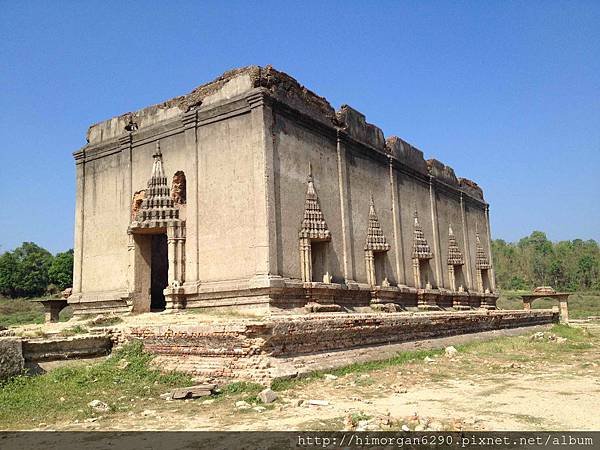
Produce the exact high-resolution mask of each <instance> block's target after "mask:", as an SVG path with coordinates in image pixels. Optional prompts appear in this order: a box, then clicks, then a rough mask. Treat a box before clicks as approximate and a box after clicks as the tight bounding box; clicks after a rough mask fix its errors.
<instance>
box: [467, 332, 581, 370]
mask: <svg viewBox="0 0 600 450" xmlns="http://www.w3.org/2000/svg"><path fill="white" fill-rule="evenodd" d="M552 334H554V335H556V336H558V337H563V338H566V339H567V341H566V342H563V343H559V342H557V341H555V340H550V339H549V338H548V337H549V336H550V335H552ZM544 335H545V336H546V338H544V339H541V340H531V335H525V336H512V337H501V338H495V339H490V340H487V341H473V342H468V343H466V344H460V345H457V346H455V347H456V349H457V350H458V351H459V352H465V353H471V354H475V355H477V356H480V357H484V358H496V359H500V360H505V361H521V362H527V361H532V360H543V359H548V358H551V357H560V356H563V355H564V354H565V353H569V352H573V351H581V350H587V349H589V348H592V345H593V344H592V343H591V342H590V341H591V340H592V337H593V336H592V335H591V334H590V333H589V331H587V330H585V329H583V328H577V327H571V326H569V325H564V324H555V325H554V326H552V328H550V330H548V331H545V332H544Z"/></svg>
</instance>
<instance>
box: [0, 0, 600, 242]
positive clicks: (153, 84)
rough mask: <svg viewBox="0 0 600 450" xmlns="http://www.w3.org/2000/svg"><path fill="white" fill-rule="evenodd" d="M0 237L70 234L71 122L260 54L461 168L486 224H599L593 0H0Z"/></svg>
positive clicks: (597, 47)
mask: <svg viewBox="0 0 600 450" xmlns="http://www.w3.org/2000/svg"><path fill="white" fill-rule="evenodd" d="M0 61H1V66H0V86H2V88H1V89H0V110H1V115H2V119H1V120H0V142H1V146H0V192H1V193H2V202H1V205H0V251H4V250H8V249H12V248H14V247H15V246H17V245H19V244H20V243H21V242H22V241H34V242H36V243H38V244H40V245H42V246H44V247H46V248H48V249H50V250H51V251H53V252H56V251H60V250H64V249H67V248H70V247H72V241H73V238H72V236H73V217H74V186H75V180H74V163H73V159H72V156H71V153H72V152H73V151H75V150H77V149H78V148H80V147H81V146H83V145H84V144H85V133H86V130H87V127H88V126H89V125H90V124H92V123H95V122H98V121H101V120H104V119H107V118H109V117H112V116H115V115H118V114H121V113H124V112H126V111H133V110H136V109H139V108H142V107H144V106H147V105H150V104H154V103H158V102H160V101H163V100H166V99H168V98H171V97H174V96H176V95H181V94H184V93H186V92H188V91H190V90H191V89H193V88H194V87H195V86H197V85H199V84H202V83H204V82H206V81H209V80H211V79H213V78H214V77H216V76H218V75H219V74H220V73H222V72H224V71H225V70H228V69H231V68H233V67H238V66H244V65H249V64H259V65H266V64H272V65H273V66H275V67H276V68H277V69H279V70H283V71H285V72H287V73H289V74H291V75H292V76H294V77H296V78H297V79H298V80H299V81H300V82H301V83H302V84H304V85H306V86H307V87H308V88H310V89H312V90H314V91H316V92H317V93H318V94H320V95H322V96H324V97H326V98H327V99H328V100H329V101H330V102H331V103H332V105H333V106H334V107H335V108H338V107H339V106H340V105H341V104H344V103H346V104H349V105H351V106H353V107H354V108H356V109H358V110H359V111H361V112H363V113H364V114H365V115H366V116H367V120H368V121H369V122H371V123H374V124H376V125H378V126H379V127H380V128H382V129H383V131H384V133H385V134H386V136H390V135H393V134H395V135H398V136H400V137H402V138H404V139H406V140H407V141H409V142H411V143H412V144H414V145H415V146H417V147H419V148H420V149H422V150H423V151H424V152H425V156H426V157H428V158H431V157H435V158H437V159H439V160H441V161H442V162H444V163H446V164H449V165H450V166H452V167H453V168H454V169H455V171H456V173H457V175H459V176H464V177H467V178H471V179H474V180H475V181H477V182H478V183H479V184H480V185H481V186H482V187H483V189H484V191H485V195H486V199H487V201H488V202H490V204H491V207H490V208H491V209H490V212H491V220H492V233H493V236H494V237H495V238H502V239H506V240H510V241H512V240H517V239H519V238H520V237H522V236H524V235H528V234H529V233H530V232H531V231H532V230H535V229H539V230H543V231H545V232H546V233H547V234H548V237H549V238H550V239H552V240H563V239H574V238H583V239H596V240H600V207H599V200H598V198H599V194H600V2H598V1H551V0H548V1H542V2H537V1H532V0H529V1H523V2H514V1H471V2H463V1H452V2H450V1H448V2H437V1H436V2H433V1H432V2H429V1H414V2H400V1H396V2H384V1H380V2H369V1H356V2H352V1H344V2H342V1H339V2H338V1H330V2H327V1H318V2H316V1H315V2H313V1H307V0H305V1H301V2H281V1H278V2H267V1H260V2H258V1H257V2H253V1H244V2H231V1H228V2H200V1H194V2H192V1H190V2H185V1H173V2H163V1H154V2H153V1H145V2H133V1H128V2H109V1H98V2H95V1H86V2H81V1H67V0H62V1H54V2H50V1H43V2H42V1H39V2H36V1H27V2H16V1H8V0H0Z"/></svg>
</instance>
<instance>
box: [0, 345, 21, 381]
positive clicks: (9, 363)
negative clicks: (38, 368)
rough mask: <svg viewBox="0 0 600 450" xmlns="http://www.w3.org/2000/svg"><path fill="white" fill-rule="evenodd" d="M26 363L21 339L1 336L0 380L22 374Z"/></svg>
mask: <svg viewBox="0 0 600 450" xmlns="http://www.w3.org/2000/svg"><path fill="white" fill-rule="evenodd" d="M24 363H25V361H24V360H23V348H22V345H21V339H20V338H13V337H0V380H2V379H4V378H8V377H12V376H15V375H19V374H21V373H22V372H23V367H24V366H23V365H24Z"/></svg>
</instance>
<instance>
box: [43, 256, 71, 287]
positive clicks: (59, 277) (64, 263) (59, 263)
mask: <svg viewBox="0 0 600 450" xmlns="http://www.w3.org/2000/svg"><path fill="white" fill-rule="evenodd" d="M48 276H49V278H50V283H52V284H54V285H56V286H57V287H58V288H59V289H60V290H64V289H66V288H68V287H70V286H72V285H73V250H72V249H71V250H67V251H66V252H62V253H57V254H56V256H54V258H53V259H52V263H51V264H50V268H49V269H48Z"/></svg>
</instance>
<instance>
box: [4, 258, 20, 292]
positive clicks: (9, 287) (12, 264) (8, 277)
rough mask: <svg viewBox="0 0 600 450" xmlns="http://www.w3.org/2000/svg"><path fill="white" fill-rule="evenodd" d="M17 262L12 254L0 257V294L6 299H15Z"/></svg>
mask: <svg viewBox="0 0 600 450" xmlns="http://www.w3.org/2000/svg"><path fill="white" fill-rule="evenodd" d="M17 267H18V262H17V259H16V258H15V255H14V254H13V253H12V252H4V253H3V254H2V255H0V294H1V295H4V296H6V297H16V295H17V292H16V288H17V281H18V276H17Z"/></svg>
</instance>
